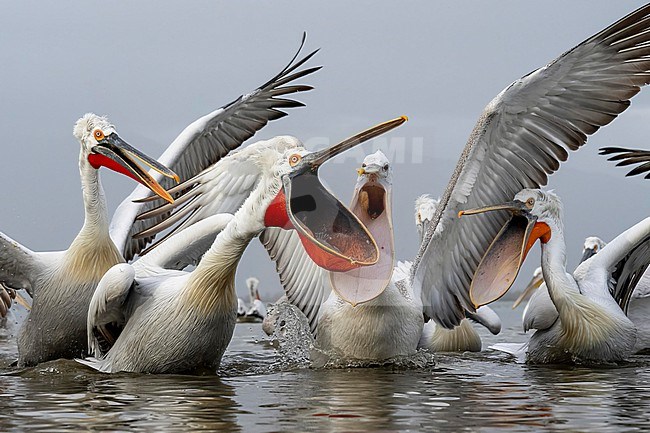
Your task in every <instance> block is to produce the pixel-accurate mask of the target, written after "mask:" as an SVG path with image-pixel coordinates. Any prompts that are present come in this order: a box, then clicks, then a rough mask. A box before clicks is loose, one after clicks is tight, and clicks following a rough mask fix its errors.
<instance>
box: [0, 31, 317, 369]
mask: <svg viewBox="0 0 650 433" xmlns="http://www.w3.org/2000/svg"><path fill="white" fill-rule="evenodd" d="M303 44H304V36H303V42H302V43H301V45H300V48H299V49H298V52H297V53H296V54H295V55H294V57H293V58H292V60H291V61H290V62H289V64H288V65H287V66H286V67H285V68H284V69H282V71H280V73H278V74H277V75H276V76H275V77H273V78H272V79H271V80H269V81H268V82H266V83H265V84H263V85H262V86H260V87H259V88H258V89H256V90H254V91H253V92H251V93H249V94H246V95H242V96H240V97H239V98H237V99H236V100H234V101H232V102H231V103H229V104H227V105H225V106H223V107H222V108H220V109H218V110H215V111H213V112H212V113H209V114H207V115H205V116H203V117H201V118H199V119H197V120H196V121H194V122H193V123H191V124H190V125H189V126H187V127H186V128H185V129H184V130H183V131H182V132H181V134H180V135H179V136H178V137H177V138H176V139H175V140H174V141H173V142H172V144H171V145H170V146H169V147H168V148H167V150H166V151H165V152H164V153H163V155H162V156H161V157H160V159H159V161H158V162H156V161H153V160H151V159H150V158H148V157H146V156H142V155H140V154H136V153H133V152H135V151H134V150H133V149H132V148H130V147H129V148H126V149H125V150H120V149H119V146H122V147H123V142H121V141H120V140H119V137H117V136H116V135H115V136H113V135H112V134H114V128H113V126H112V125H110V124H109V123H108V121H107V120H106V119H105V118H100V117H97V116H94V115H87V116H85V117H84V118H83V119H81V120H80V121H79V122H78V123H77V126H76V127H75V135H76V136H77V138H78V139H80V140H83V141H82V149H81V155H80V161H79V164H80V171H81V176H82V189H83V197H84V202H85V211H86V219H85V223H84V226H83V228H82V230H81V232H80V233H79V235H78V236H77V238H76V239H75V241H74V242H73V243H72V245H71V247H70V249H68V250H67V251H64V252H56V253H50V252H46V253H36V252H32V251H30V250H28V249H27V248H25V247H22V246H21V245H20V244H18V243H17V242H15V241H13V240H12V239H10V238H8V237H7V236H5V235H4V234H2V233H0V283H4V284H5V285H7V286H9V287H12V288H16V289H19V288H22V289H26V290H28V291H29V292H30V293H33V294H34V305H33V310H32V312H31V313H30V318H29V320H28V321H26V322H25V324H24V326H23V328H22V330H21V333H20V336H19V338H18V353H19V365H34V364H36V363H39V362H43V361H47V360H51V359H56V358H60V357H65V358H72V357H75V356H81V355H83V354H84V353H86V350H87V344H86V342H87V338H86V313H87V311H88V304H89V302H90V298H91V296H92V293H93V291H94V290H95V286H96V284H97V282H99V280H100V278H101V277H102V276H103V274H104V272H105V271H106V270H108V269H109V268H110V267H111V266H112V265H114V264H116V263H120V262H123V261H125V260H127V261H128V260H131V259H132V258H133V257H134V256H135V255H136V254H138V253H141V252H142V250H143V249H144V248H145V247H146V245H147V243H149V242H150V241H151V239H152V238H151V237H150V236H149V237H148V236H144V235H141V236H134V235H135V234H136V233H142V232H144V231H146V230H147V229H149V228H150V227H151V226H152V225H153V224H154V223H155V222H156V221H160V219H161V218H162V217H156V218H153V219H149V220H137V219H136V216H137V215H138V214H139V213H142V212H144V211H147V210H150V209H152V208H153V207H154V204H153V203H151V202H150V201H145V202H143V203H134V200H136V199H142V198H143V197H146V196H147V195H149V189H150V188H154V189H155V191H154V192H156V193H157V194H159V195H164V196H165V198H166V200H168V201H172V200H171V197H169V194H167V192H165V191H164V189H163V187H164V188H169V187H171V186H172V181H171V180H170V179H167V178H162V179H161V178H160V176H157V177H156V176H154V179H155V180H153V179H151V177H150V176H149V175H148V174H147V173H146V172H144V171H142V170H141V169H139V168H137V167H136V166H135V165H134V163H133V161H132V158H133V157H136V158H138V159H141V160H143V161H145V162H147V164H150V165H152V166H154V167H155V168H157V169H159V170H161V171H163V172H164V173H163V174H165V175H171V172H170V171H166V170H163V168H162V167H163V166H166V167H170V168H171V169H172V170H173V171H174V172H175V173H177V174H178V175H179V177H180V178H181V179H182V180H186V179H189V178H190V177H192V176H194V175H196V174H197V173H199V172H200V171H201V170H203V169H204V168H206V167H208V166H210V165H211V164H213V163H215V162H216V161H218V160H219V159H220V158H221V157H222V156H224V155H226V154H227V153H228V152H229V151H230V150H232V149H235V148H237V147H238V146H240V145H241V143H242V142H243V141H245V140H246V139H248V138H250V137H251V136H252V135H254V134H255V132H256V131H258V130H259V129H261V128H262V127H264V126H265V125H266V124H267V122H268V121H270V120H274V119H278V118H281V117H283V116H285V115H286V113H285V112H283V111H282V110H283V109H286V108H291V107H299V106H302V104H301V103H300V102H297V101H294V100H291V99H286V98H282V96H284V95H288V94H293V93H296V92H304V91H308V90H310V89H311V87H310V86H305V85H296V84H290V83H292V82H293V81H294V80H296V79H299V78H301V77H304V76H306V75H308V74H311V73H312V72H314V71H316V70H318V69H319V68H318V67H315V68H309V69H303V70H298V68H300V67H301V66H302V65H303V64H304V63H305V62H307V61H308V60H309V59H310V58H311V57H312V56H313V55H314V54H315V51H314V52H312V53H310V54H309V55H307V56H305V57H304V58H302V59H301V60H298V61H295V60H296V58H297V56H298V53H299V52H300V50H301V49H302V46H303ZM289 84H290V85H289ZM116 143H117V144H116ZM116 146H117V147H116ZM98 152H99V153H98ZM112 152H117V154H115V155H113V154H112ZM110 158H116V159H115V161H111V160H110ZM103 164H107V165H108V166H109V168H112V169H117V170H119V171H121V172H123V173H125V174H128V175H129V176H132V177H135V178H136V179H137V180H138V181H142V182H144V183H146V185H144V186H141V187H138V188H136V189H135V190H134V192H133V193H132V194H131V195H129V196H128V197H127V198H126V199H125V200H124V201H123V202H122V203H121V204H120V206H119V207H118V208H117V210H116V211H115V213H114V215H113V218H112V220H111V221H110V226H109V219H108V214H107V210H106V203H105V199H104V192H103V190H102V188H101V184H100V183H99V177H98V174H97V170H96V169H95V168H98V167H99V165H103ZM124 164H126V165H124ZM172 177H173V176H172ZM158 182H160V183H161V185H162V187H161V186H160V185H158ZM185 187H187V185H186V186H184V187H182V188H185ZM175 191H176V190H174V191H173V192H172V193H173V194H176V192H175ZM229 199H230V200H231V201H232V200H235V199H239V198H238V197H232V198H231V197H228V198H226V199H224V200H226V201H228V200H229ZM240 200H241V199H240ZM240 203H241V201H240ZM109 233H110V237H109ZM208 245H209V244H208ZM44 329H47V330H48V331H47V332H43V330H44Z"/></svg>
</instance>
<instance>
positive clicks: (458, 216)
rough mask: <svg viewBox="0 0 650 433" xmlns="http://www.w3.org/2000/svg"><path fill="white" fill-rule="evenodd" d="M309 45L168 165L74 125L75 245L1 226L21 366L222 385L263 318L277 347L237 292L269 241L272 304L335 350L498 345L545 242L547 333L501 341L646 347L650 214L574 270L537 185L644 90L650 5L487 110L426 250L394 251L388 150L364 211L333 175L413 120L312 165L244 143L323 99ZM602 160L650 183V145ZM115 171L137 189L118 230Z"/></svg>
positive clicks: (426, 202) (288, 149)
mask: <svg viewBox="0 0 650 433" xmlns="http://www.w3.org/2000/svg"><path fill="white" fill-rule="evenodd" d="M304 44H305V36H304V35H303V38H302V41H301V44H300V47H299V49H298V50H297V52H296V53H295V55H294V56H293V57H292V58H291V60H290V61H289V62H288V64H287V66H286V67H285V68H283V69H282V70H281V71H280V72H279V73H277V74H276V75H274V76H273V77H272V78H271V79H270V80H268V81H267V82H266V83H264V84H262V85H261V86H259V87H257V88H256V89H255V90H253V91H252V92H249V93H246V94H243V95H242V96H240V97H239V98H237V99H236V100H234V101H232V102H230V103H228V104H226V105H224V106H222V107H221V108H219V109H216V110H214V111H213V112H211V113H208V114H206V115H205V116H203V117H201V118H199V119H197V120H195V121H194V122H192V123H191V124H190V125H189V126H187V127H186V128H185V129H184V130H183V131H182V132H181V133H180V134H179V135H178V137H177V138H176V139H175V140H174V141H173V142H172V143H171V144H170V145H169V146H168V147H167V148H166V149H165V150H164V152H163V153H162V154H161V156H160V157H159V158H158V159H154V158H152V157H150V156H147V155H145V154H144V153H142V152H140V151H139V150H137V148H136V147H134V146H132V145H130V144H128V143H127V141H126V139H125V138H122V137H121V136H120V135H118V133H117V128H116V127H115V126H114V125H113V124H112V123H111V122H110V121H109V120H108V118H107V117H104V116H98V115H95V114H92V113H87V114H85V115H83V116H82V117H81V118H80V119H79V120H77V122H76V123H75V125H74V128H73V135H74V137H75V138H76V139H77V141H78V142H79V145H80V153H79V174H80V178H81V185H82V197H83V202H84V212H85V218H84V223H83V226H82V227H81V228H80V230H79V233H78V235H77V236H76V237H75V238H74V239H73V240H72V241H71V243H70V246H69V248H68V249H67V250H65V251H56V252H36V251H32V250H30V249H29V248H27V247H25V246H23V245H21V244H20V243H19V242H18V241H16V240H13V239H11V238H10V237H9V236H7V235H5V234H4V233H1V232H0V316H2V317H3V318H5V317H7V316H10V315H12V314H19V312H21V311H22V313H20V314H23V315H26V316H27V317H26V319H25V320H24V321H22V324H21V326H20V329H19V330H18V331H17V337H16V339H15V342H16V344H17V349H18V360H17V366H19V367H29V366H34V365H37V364H39V363H42V362H46V361H50V360H54V359H59V358H68V359H75V360H77V361H78V362H79V363H81V364H84V365H87V366H89V367H91V368H93V369H96V370H98V371H101V372H106V373H114V372H145V373H211V374H214V373H215V372H217V371H218V369H219V365H220V362H221V359H222V357H223V355H224V352H225V350H226V348H227V347H228V344H229V343H230V340H231V339H232V336H233V332H234V329H235V324H236V323H237V322H238V321H239V322H241V321H258V322H261V321H263V322H264V324H263V326H264V330H265V331H267V332H268V333H272V332H273V329H275V328H276V327H277V326H278V323H279V322H280V321H282V317H281V315H280V316H278V315H277V314H270V315H267V314H266V307H265V305H264V303H263V302H262V301H261V299H260V294H259V290H258V287H259V283H260V282H259V281H258V280H257V279H256V278H253V277H251V278H249V279H248V280H247V281H246V283H247V286H248V289H249V293H250V306H248V307H247V306H246V305H245V302H244V301H242V300H241V299H239V298H238V297H237V292H236V288H235V273H236V271H237V268H238V265H239V262H240V260H241V258H242V254H243V253H244V251H245V249H246V248H247V246H248V245H249V244H250V243H251V242H257V241H255V239H258V241H259V242H260V244H261V245H262V246H263V247H264V248H265V249H266V251H267V253H268V256H269V259H270V260H271V261H272V262H273V263H274V265H275V268H276V270H277V274H278V277H279V281H280V283H281V285H282V287H283V289H284V296H282V298H280V299H279V300H278V301H277V302H276V304H290V305H292V306H294V307H296V308H297V309H298V310H299V311H300V312H301V313H302V314H303V315H304V316H305V319H306V323H308V324H309V332H311V334H312V336H313V341H314V344H315V345H316V347H317V348H318V349H320V351H321V352H324V353H329V354H332V355H333V356H337V357H343V358H347V359H353V360H366V361H383V360H389V359H391V358H395V357H400V356H411V355H414V354H416V353H417V352H418V351H420V350H426V351H431V352H466V351H473V352H477V351H481V350H483V349H484V348H483V347H482V342H481V339H480V337H479V334H478V333H477V331H476V328H475V327H476V326H483V327H485V328H487V329H488V330H489V331H490V332H492V333H493V334H498V333H499V332H500V330H501V320H500V318H499V317H498V315H497V314H496V313H495V312H494V311H493V310H492V309H491V308H490V307H489V304H490V303H492V302H494V301H496V300H498V299H499V298H501V297H502V296H503V295H504V294H505V293H506V292H507V291H508V290H509V289H510V287H511V286H512V285H513V283H514V281H515V279H516V277H517V275H518V273H519V270H520V268H521V266H522V264H523V263H524V261H525V260H526V257H527V254H528V252H529V251H530V250H531V249H532V248H534V247H535V244H536V243H537V242H538V241H539V244H540V248H541V266H540V268H539V269H538V270H537V271H536V272H535V275H534V276H533V280H532V281H531V283H530V284H529V286H528V288H527V289H526V290H525V292H524V294H522V297H520V299H518V300H517V302H516V304H515V307H516V305H518V304H519V303H520V302H522V301H523V300H525V297H526V296H529V295H531V293H532V296H531V298H530V300H529V302H528V305H527V306H526V308H525V310H524V313H523V318H522V322H523V327H524V330H525V331H529V330H534V333H533V334H532V335H531V337H530V339H529V340H528V341H527V342H526V343H524V344H512V343H499V344H496V345H494V346H491V347H490V349H495V350H500V351H502V352H506V353H508V354H510V355H512V356H513V357H514V359H516V360H517V361H519V362H529V363H553V364H556V363H613V362H618V361H623V360H625V359H627V358H628V357H629V356H630V355H632V354H633V353H636V352H639V351H642V350H646V349H649V348H650V325H649V324H648V320H646V319H647V318H648V317H650V304H649V303H648V301H647V299H648V298H649V297H648V293H650V271H648V265H649V264H650V216H648V218H646V219H643V220H641V221H639V222H638V223H636V224H635V225H633V226H632V227H629V228H627V227H621V234H620V235H619V236H617V237H616V238H614V239H612V240H609V241H608V242H607V243H605V242H604V241H602V240H600V239H598V238H596V237H591V238H588V239H587V240H586V241H585V245H584V249H583V256H582V261H581V263H580V264H579V265H578V266H577V268H576V269H575V270H574V271H573V272H569V271H568V270H567V269H566V263H567V248H566V242H565V232H564V209H563V203H562V200H561V199H560V197H559V195H558V194H557V193H555V192H553V191H551V190H544V189H541V188H542V187H544V186H546V185H547V184H548V183H549V175H551V174H553V173H554V172H556V171H557V170H559V169H560V168H561V166H562V163H564V162H565V161H566V160H567V159H568V156H569V154H570V152H574V151H578V150H580V149H581V148H582V146H583V145H584V144H586V142H587V139H588V137H589V136H590V135H592V134H594V133H596V132H597V131H598V130H599V128H600V127H602V126H605V125H607V124H609V123H610V122H612V121H613V120H614V119H615V118H616V117H617V116H618V115H619V114H621V113H622V112H623V111H625V110H626V109H627V108H628V107H629V105H630V100H631V98H632V97H633V96H634V95H636V94H637V93H638V92H639V91H640V90H641V88H642V87H643V86H645V85H646V84H648V83H650V4H648V5H645V6H642V7H641V8H639V9H638V10H636V11H634V12H632V13H630V14H629V15H627V16H625V17H623V18H621V19H620V20H618V21H616V22H615V23H613V24H612V25H610V26H608V27H607V28H605V29H604V30H602V31H600V32H598V33H597V34H595V35H593V36H591V37H589V38H587V39H586V40H585V41H584V42H582V43H580V44H579V45H577V46H575V47H573V48H571V49H570V50H568V51H566V52H565V53H563V54H561V55H560V56H559V57H558V58H556V59H555V60H552V61H551V62H549V63H547V64H546V65H545V66H543V67H541V68H539V69H537V70H535V71H533V72H531V73H529V74H527V75H525V76H523V77H522V78H520V79H518V80H516V81H515V82H514V83H512V84H510V85H509V86H507V87H506V88H505V89H504V90H503V91H502V92H501V93H499V94H498V95H497V96H496V97H495V98H494V99H493V100H492V101H491V102H490V103H489V104H488V105H487V107H486V108H485V110H484V111H483V113H482V114H481V115H480V117H479V119H478V121H477V123H476V125H475V127H474V129H473V130H472V131H471V134H470V136H469V139H468V141H467V144H466V146H465V148H464V149H463V151H462V153H461V155H460V158H459V160H458V163H457V165H456V168H455V170H454V172H453V174H452V176H451V179H450V180H449V183H448V184H447V186H446V188H444V190H443V191H444V192H443V194H442V196H441V197H440V198H438V199H434V198H433V197H432V196H431V195H429V194H427V193H428V192H430V191H421V192H420V193H421V194H422V195H421V196H420V197H419V198H418V199H417V200H416V203H415V223H416V224H415V225H416V227H415V229H416V230H417V232H418V234H419V241H420V245H419V247H418V248H417V249H414V250H413V251H412V255H411V256H410V257H396V256H395V255H396V253H395V239H394V234H393V213H394V212H402V211H403V210H402V209H395V210H394V209H393V207H392V184H393V172H392V165H391V161H390V160H389V159H388V158H387V157H386V155H385V154H384V153H382V151H381V150H379V151H377V152H375V153H373V154H370V155H367V156H366V157H365V159H364V160H363V163H362V164H361V165H360V166H359V167H358V169H357V173H358V178H357V182H356V184H355V185H354V186H353V190H352V200H351V202H350V203H349V205H348V206H345V205H344V204H343V203H341V202H340V201H339V200H338V199H337V198H336V197H335V196H334V195H333V194H332V193H331V192H330V191H329V190H328V189H327V188H326V187H324V186H323V184H322V183H321V181H320V178H319V173H318V171H319V168H320V167H321V166H322V165H323V164H324V163H326V162H327V161H328V160H330V159H332V158H335V157H336V156H337V155H339V154H341V153H343V152H345V151H346V150H348V149H351V148H353V147H355V146H358V145H359V144H361V143H363V142H366V141H368V140H372V139H373V138H376V137H378V136H380V135H382V134H389V133H390V131H391V130H393V129H394V128H397V127H401V126H402V125H404V124H405V122H407V120H408V118H407V117H406V116H404V115H401V116H399V115H397V114H398V113H396V117H395V118H394V119H391V120H387V121H383V122H381V123H378V124H377V125H375V126H371V127H368V128H367V129H364V130H363V131H361V132H359V133H356V134H353V133H351V135H350V137H349V138H345V139H342V140H341V141H339V142H338V143H337V144H335V145H333V146H330V147H327V148H325V149H321V150H317V151H309V150H307V149H306V148H305V146H304V145H303V143H302V142H301V141H300V140H299V139H298V138H296V137H293V136H288V135H287V136H277V137H274V138H271V139H269V140H263V141H257V142H255V143H252V144H249V145H246V146H243V143H244V142H245V141H246V140H248V139H249V138H251V137H253V136H254V135H255V134H256V133H257V132H258V131H259V130H261V129H262V128H263V127H264V126H265V125H266V124H267V123H268V122H270V121H274V120H277V119H280V118H282V117H284V116H286V115H287V114H288V112H289V111H290V110H291V109H294V108H299V107H302V106H303V104H302V103H301V102H299V101H298V100H296V99H295V98H296V97H297V96H299V95H301V94H303V93H304V92H308V91H310V90H312V87H311V86H309V85H307V84H303V81H304V80H306V79H308V78H310V77H311V76H312V74H314V73H316V72H318V71H319V70H320V66H309V63H310V62H311V61H313V58H314V56H315V55H316V53H317V52H318V50H315V51H313V52H310V53H308V54H306V55H302V50H303V47H304ZM378 120H383V119H378ZM403 127H408V125H407V126H403ZM323 132H325V131H323ZM601 154H603V155H605V156H607V157H608V158H609V159H610V160H612V161H615V162H616V163H617V165H619V166H632V170H631V171H630V172H629V173H628V175H639V174H641V175H643V174H645V177H646V178H650V151H644V150H633V149H624V148H612V147H610V148H603V149H601ZM101 167H105V168H106V169H110V170H113V171H116V172H118V173H120V174H122V175H124V176H127V177H129V178H130V179H132V180H133V181H135V182H136V183H137V186H136V187H135V189H134V190H133V192H132V193H131V194H130V195H129V196H127V197H126V198H125V199H124V200H123V201H122V203H121V204H120V205H119V206H118V208H117V210H116V211H115V213H114V214H113V216H112V217H110V216H109V214H108V210H107V203H106V198H105V195H104V190H103V187H102V184H101V180H100V171H101ZM646 173H647V174H646ZM0 325H1V326H9V321H7V320H6V319H5V321H4V322H0Z"/></svg>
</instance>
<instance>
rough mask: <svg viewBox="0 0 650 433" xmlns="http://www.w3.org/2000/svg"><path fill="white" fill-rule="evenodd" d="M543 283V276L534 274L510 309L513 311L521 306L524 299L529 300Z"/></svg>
mask: <svg viewBox="0 0 650 433" xmlns="http://www.w3.org/2000/svg"><path fill="white" fill-rule="evenodd" d="M543 282H544V275H542V273H541V272H540V273H539V274H536V275H535V276H533V278H531V280H530V282H528V285H527V286H526V288H525V289H524V291H523V292H521V295H519V297H518V298H517V300H516V301H515V302H514V303H513V304H512V309H513V310H514V309H515V308H517V307H518V306H519V304H521V303H522V302H523V301H525V300H526V299H528V298H530V297H531V296H532V294H533V292H534V291H535V290H537V289H538V288H539V286H541V285H542V283H543Z"/></svg>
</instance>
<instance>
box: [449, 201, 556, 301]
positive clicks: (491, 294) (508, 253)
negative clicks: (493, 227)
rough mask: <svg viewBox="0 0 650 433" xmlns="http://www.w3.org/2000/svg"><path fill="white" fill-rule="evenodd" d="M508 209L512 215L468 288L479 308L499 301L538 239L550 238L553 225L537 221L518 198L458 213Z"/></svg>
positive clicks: (491, 245)
mask: <svg viewBox="0 0 650 433" xmlns="http://www.w3.org/2000/svg"><path fill="white" fill-rule="evenodd" d="M496 210H507V211H510V212H512V217H511V218H510V219H509V220H508V221H507V222H506V223H505V225H504V226H503V228H501V230H500V231H499V233H498V234H497V236H496V237H495V238H494V240H493V241H492V244H490V246H489V247H488V249H487V251H486V252H485V255H484V256H483V258H482V259H481V262H480V263H479V265H478V268H477V269H476V272H475V273H474V278H473V279H472V283H471V286H470V290H469V296H470V300H471V301H472V303H473V304H474V306H475V307H476V308H478V307H480V306H482V305H486V304H489V303H491V302H494V301H496V300H497V299H499V298H500V297H501V296H503V295H504V294H505V293H506V292H507V291H508V289H510V287H511V286H512V284H513V283H514V281H515V278H516V277H517V274H518V273H519V269H520V268H521V264H522V263H523V261H524V259H525V258H526V255H527V254H528V251H530V249H531V248H532V246H533V245H534V244H535V242H536V241H537V239H539V238H542V241H547V240H548V239H550V228H549V227H548V225H546V223H538V222H537V217H536V216H534V215H531V214H530V213H529V212H528V209H527V208H526V206H525V204H524V203H522V202H520V201H518V200H515V201H512V202H509V203H504V204H500V205H493V206H486V207H483V208H478V209H471V210H466V211H461V212H459V214H458V216H463V215H475V214H479V213H484V212H490V211H496Z"/></svg>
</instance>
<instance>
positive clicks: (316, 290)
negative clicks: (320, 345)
mask: <svg viewBox="0 0 650 433" xmlns="http://www.w3.org/2000/svg"><path fill="white" fill-rule="evenodd" d="M260 242H262V245H264V248H266V251H267V252H268V253H269V257H271V260H273V261H274V262H275V268H276V270H277V271H278V275H279V276H280V283H281V284H282V287H283V288H284V292H285V293H286V295H287V299H288V300H289V302H290V303H291V304H293V305H295V306H296V307H298V308H299V309H300V310H301V311H302V312H303V314H304V315H305V316H306V317H307V319H308V320H309V326H310V328H311V331H312V332H313V333H314V334H315V333H316V330H317V327H318V313H319V311H320V307H321V305H322V304H323V303H324V302H325V301H326V300H327V298H328V296H329V295H330V293H331V292H332V287H331V284H330V282H329V272H328V271H326V270H325V269H323V268H320V267H318V266H317V265H316V263H314V262H313V261H312V260H311V258H310V257H309V255H308V254H307V252H306V251H305V249H304V248H303V246H302V243H301V242H300V238H299V237H298V234H297V233H296V231H295V230H283V229H279V228H267V229H265V230H264V231H263V232H262V234H261V235H260Z"/></svg>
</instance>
